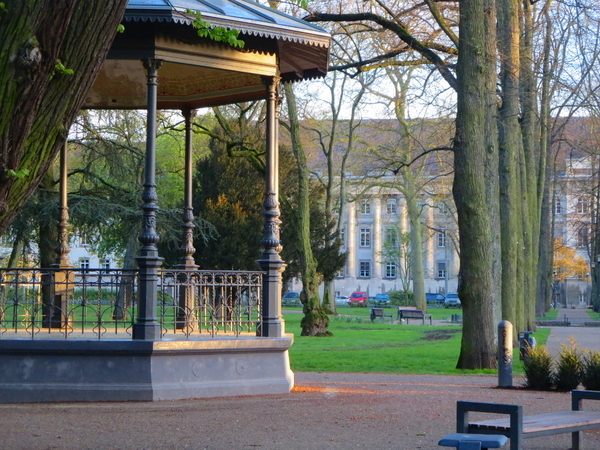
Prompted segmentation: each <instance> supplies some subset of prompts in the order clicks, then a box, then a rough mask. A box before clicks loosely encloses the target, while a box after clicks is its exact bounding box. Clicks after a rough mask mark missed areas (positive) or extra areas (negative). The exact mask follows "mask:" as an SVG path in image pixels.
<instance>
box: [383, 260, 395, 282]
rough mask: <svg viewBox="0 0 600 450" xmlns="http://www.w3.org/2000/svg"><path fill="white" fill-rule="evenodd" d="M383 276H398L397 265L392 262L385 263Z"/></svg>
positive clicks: (392, 277) (391, 277) (393, 277)
mask: <svg viewBox="0 0 600 450" xmlns="http://www.w3.org/2000/svg"><path fill="white" fill-rule="evenodd" d="M385 277H386V278H390V279H395V278H398V266H397V265H396V263H394V262H388V263H386V264H385Z"/></svg>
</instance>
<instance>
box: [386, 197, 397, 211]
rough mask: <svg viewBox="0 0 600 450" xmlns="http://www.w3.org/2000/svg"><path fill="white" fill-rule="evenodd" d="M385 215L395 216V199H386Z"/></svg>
mask: <svg viewBox="0 0 600 450" xmlns="http://www.w3.org/2000/svg"><path fill="white" fill-rule="evenodd" d="M385 212H386V214H389V215H392V214H396V199H395V198H388V199H387V207H386V209H385Z"/></svg>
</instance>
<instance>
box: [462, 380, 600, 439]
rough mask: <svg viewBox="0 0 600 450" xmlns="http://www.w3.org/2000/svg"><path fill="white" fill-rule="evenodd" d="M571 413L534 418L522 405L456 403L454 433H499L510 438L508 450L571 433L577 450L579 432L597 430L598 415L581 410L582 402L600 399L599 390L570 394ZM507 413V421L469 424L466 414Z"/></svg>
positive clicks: (499, 420) (599, 417)
mask: <svg viewBox="0 0 600 450" xmlns="http://www.w3.org/2000/svg"><path fill="white" fill-rule="evenodd" d="M571 395H572V397H571V410H570V411H560V412H554V413H547V414H537V415H533V416H524V415H523V406H521V405H504V404H498V403H479V402H462V401H459V402H457V404H456V432H457V433H476V434H500V435H504V436H506V437H508V438H509V439H510V450H521V449H522V442H523V439H524V438H531V437H538V436H548V435H554V434H563V433H572V434H571V439H572V444H573V446H572V449H573V450H580V444H579V443H580V438H581V431H583V430H592V429H600V412H598V411H583V400H584V399H587V400H600V392H599V391H572V392H571ZM470 411H477V412H485V413H495V414H508V416H509V417H508V418H504V419H492V420H484V421H476V422H469V412H470Z"/></svg>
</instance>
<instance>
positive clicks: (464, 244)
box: [453, 0, 496, 369]
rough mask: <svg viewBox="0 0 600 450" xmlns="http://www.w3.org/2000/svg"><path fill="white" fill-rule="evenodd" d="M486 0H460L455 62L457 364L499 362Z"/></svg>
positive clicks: (483, 365) (488, 365) (469, 366)
mask: <svg viewBox="0 0 600 450" xmlns="http://www.w3.org/2000/svg"><path fill="white" fill-rule="evenodd" d="M485 6H486V5H485V1H484V0H463V1H462V2H460V46H459V56H458V64H457V66H458V67H457V80H458V81H457V97H458V110H457V115H456V136H455V140H454V166H455V176H454V185H453V194H454V201H455V203H456V209H457V214H458V225H459V240H460V249H461V250H460V252H461V265H460V272H459V287H458V293H459V296H460V298H461V301H462V304H463V315H464V321H463V323H464V326H463V336H462V343H461V350H460V357H459V360H458V363H457V368H461V369H478V368H494V367H495V366H496V348H495V345H494V343H495V334H496V327H495V323H494V321H493V316H494V315H493V302H492V298H493V296H492V291H493V290H494V289H495V288H496V286H494V285H493V276H492V273H493V270H492V266H493V263H492V255H493V252H492V244H493V242H492V234H491V226H490V217H489V214H488V208H487V201H486V195H485V193H486V183H488V182H492V181H493V180H487V179H486V176H485V167H486V156H485V152H484V151H482V149H484V148H485V143H486V139H485V117H486V98H487V96H486V86H487V77H488V76H490V74H489V73H488V70H487V67H488V61H487V54H486V28H485V16H486V8H485Z"/></svg>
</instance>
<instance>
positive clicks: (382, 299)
mask: <svg viewBox="0 0 600 450" xmlns="http://www.w3.org/2000/svg"><path fill="white" fill-rule="evenodd" d="M373 303H374V304H375V306H390V304H391V303H390V296H389V295H387V294H377V295H376V296H375V298H374V299H373Z"/></svg>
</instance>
